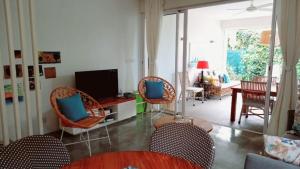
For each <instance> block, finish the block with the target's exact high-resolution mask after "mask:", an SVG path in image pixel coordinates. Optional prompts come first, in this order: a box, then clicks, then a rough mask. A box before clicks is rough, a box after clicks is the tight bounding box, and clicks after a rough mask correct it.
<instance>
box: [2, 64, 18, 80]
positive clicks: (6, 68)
mask: <svg viewBox="0 0 300 169" xmlns="http://www.w3.org/2000/svg"><path fill="white" fill-rule="evenodd" d="M3 68H4V79H10V76H11V74H10V67H9V65H4V66H3ZM16 76H17V77H23V69H22V65H21V64H17V65H16Z"/></svg>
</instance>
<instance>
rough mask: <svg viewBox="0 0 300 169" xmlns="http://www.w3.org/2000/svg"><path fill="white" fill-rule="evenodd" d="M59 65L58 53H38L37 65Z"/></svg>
mask: <svg viewBox="0 0 300 169" xmlns="http://www.w3.org/2000/svg"><path fill="white" fill-rule="evenodd" d="M53 63H61V59H60V52H49V51H46V52H39V64H53Z"/></svg>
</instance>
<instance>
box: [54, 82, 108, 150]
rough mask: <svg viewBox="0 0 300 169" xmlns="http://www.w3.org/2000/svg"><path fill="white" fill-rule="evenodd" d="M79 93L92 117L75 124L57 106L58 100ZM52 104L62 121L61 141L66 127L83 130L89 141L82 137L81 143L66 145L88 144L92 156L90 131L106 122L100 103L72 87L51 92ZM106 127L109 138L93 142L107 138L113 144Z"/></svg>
mask: <svg viewBox="0 0 300 169" xmlns="http://www.w3.org/2000/svg"><path fill="white" fill-rule="evenodd" d="M77 93H79V94H80V97H81V100H82V102H83V105H84V107H85V109H86V111H87V112H88V113H90V115H89V117H87V118H85V119H82V120H79V121H76V122H74V121H72V120H70V119H68V118H67V117H66V116H65V115H64V114H63V113H62V112H61V110H60V108H59V106H58V104H57V99H60V98H66V97H70V96H73V95H75V94H77ZM50 103H51V106H52V108H53V110H54V112H55V114H56V115H57V117H58V119H59V121H60V124H61V127H62V132H61V137H60V140H61V141H62V138H63V134H64V129H65V127H70V128H79V129H81V130H82V132H86V133H87V139H84V140H82V139H81V138H82V137H83V136H82V135H80V141H79V142H74V143H68V144H65V145H71V144H77V143H82V142H87V143H88V148H89V154H90V155H91V145H90V141H91V139H90V136H89V130H90V129H91V128H92V127H94V126H96V125H97V124H99V123H101V122H104V120H105V113H104V110H103V108H102V106H101V105H100V104H99V102H98V101H96V100H95V99H94V98H92V97H91V96H89V95H88V94H86V93H84V92H82V91H80V90H77V89H75V88H72V87H58V88H56V89H54V90H53V91H52V92H51V95H50ZM104 124H105V123H104ZM104 127H105V130H106V134H107V136H106V137H100V138H96V139H92V140H99V139H104V138H107V139H108V141H109V144H111V141H110V137H109V133H108V129H107V126H106V125H104Z"/></svg>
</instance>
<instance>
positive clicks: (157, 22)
mask: <svg viewBox="0 0 300 169" xmlns="http://www.w3.org/2000/svg"><path fill="white" fill-rule="evenodd" d="M162 17H163V0H145V19H146V43H147V51H148V58H149V75H151V76H154V75H156V73H157V68H156V58H157V52H158V45H159V35H160V30H161V22H162Z"/></svg>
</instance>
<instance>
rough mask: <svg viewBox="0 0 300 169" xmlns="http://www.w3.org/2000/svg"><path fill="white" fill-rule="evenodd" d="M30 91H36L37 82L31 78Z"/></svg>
mask: <svg viewBox="0 0 300 169" xmlns="http://www.w3.org/2000/svg"><path fill="white" fill-rule="evenodd" d="M29 90H35V80H34V78H33V77H30V78H29Z"/></svg>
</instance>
